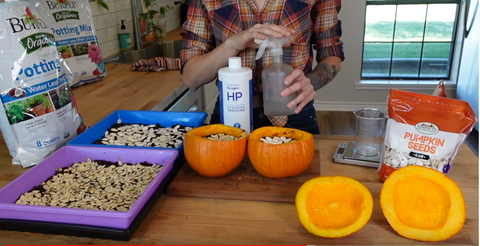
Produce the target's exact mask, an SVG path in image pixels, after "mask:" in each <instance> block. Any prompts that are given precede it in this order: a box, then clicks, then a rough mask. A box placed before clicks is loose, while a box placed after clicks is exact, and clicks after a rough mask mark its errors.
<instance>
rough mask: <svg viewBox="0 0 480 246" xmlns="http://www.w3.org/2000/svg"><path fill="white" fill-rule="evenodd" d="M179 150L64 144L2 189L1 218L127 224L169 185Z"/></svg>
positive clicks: (116, 225) (70, 222)
mask: <svg viewBox="0 0 480 246" xmlns="http://www.w3.org/2000/svg"><path fill="white" fill-rule="evenodd" d="M177 156H178V151H177V150H174V149H170V150H167V149H165V150H158V149H132V148H130V149H128V148H124V149H120V148H112V147H86V146H64V147H62V148H60V149H59V150H58V151H56V152H55V153H53V154H52V155H51V156H49V157H47V158H46V159H45V160H44V161H42V162H41V163H39V164H38V165H36V166H35V167H33V168H32V169H30V170H28V171H27V172H25V173H24V174H22V175H21V176H20V177H18V178H17V179H15V180H14V181H12V182H10V183H9V184H7V185H6V186H5V187H4V188H2V189H1V190H0V219H13V220H26V221H37V222H53V223H68V224H77V225H85V226H95V227H105V228H115V229H127V228H129V226H130V224H131V223H132V221H133V220H134V219H135V218H136V216H137V215H138V214H139V212H140V211H141V210H142V209H143V207H144V206H145V204H146V203H147V201H149V199H150V197H151V196H152V194H154V193H155V192H156V191H157V189H158V188H159V187H160V186H163V187H164V186H165V185H166V184H164V182H163V181H164V179H165V178H166V176H167V175H169V173H170V172H171V171H172V166H173V162H174V161H175V159H176V158H177ZM142 213H143V211H142Z"/></svg>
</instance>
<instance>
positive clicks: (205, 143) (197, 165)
mask: <svg viewBox="0 0 480 246" xmlns="http://www.w3.org/2000/svg"><path fill="white" fill-rule="evenodd" d="M217 133H225V134H227V135H232V136H235V137H237V138H238V139H236V140H233V141H218V140H211V139H206V138H205V137H207V136H210V135H212V134H217ZM246 144H247V132H246V131H245V130H243V129H240V128H236V127H232V126H227V125H223V124H213V125H205V126H201V127H198V128H195V129H192V130H190V131H188V132H187V133H186V134H185V140H184V143H183V147H184V153H185V159H186V160H187V163H188V164H189V165H190V167H191V168H192V169H193V170H194V171H195V172H196V173H198V174H200V175H202V176H205V177H220V176H224V175H226V174H228V173H229V172H231V171H233V170H234V169H235V168H237V167H238V166H239V165H240V163H241V162H242V160H243V159H244V158H245V152H246Z"/></svg>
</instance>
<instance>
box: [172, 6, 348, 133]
mask: <svg viewBox="0 0 480 246" xmlns="http://www.w3.org/2000/svg"><path fill="white" fill-rule="evenodd" d="M340 8H341V0H284V1H279V0H266V2H265V5H264V8H263V10H262V11H260V12H259V11H258V9H257V7H256V4H255V0H191V2H190V5H189V8H188V20H187V21H186V22H185V23H184V24H183V29H184V30H185V31H186V32H187V44H186V47H184V49H183V50H182V51H181V53H180V59H181V62H182V68H183V67H184V65H185V63H187V62H188V60H189V59H190V58H192V57H195V56H198V55H203V54H205V53H208V52H210V51H212V50H213V49H214V48H215V47H216V46H218V45H220V44H221V43H223V42H225V41H226V40H227V39H228V38H229V37H231V36H233V35H234V34H236V33H239V32H241V31H243V30H246V29H249V28H251V27H253V26H254V25H255V24H257V23H270V24H276V25H281V26H285V27H290V28H292V29H294V30H295V31H296V34H295V35H294V36H293V37H291V43H292V45H291V46H290V47H288V48H284V49H283V62H284V63H287V64H290V65H291V66H292V67H293V68H294V69H297V68H299V69H302V70H303V72H304V73H305V74H307V73H309V72H310V71H311V70H312V63H313V50H312V48H313V49H315V50H316V51H317V57H316V59H317V62H319V61H321V60H322V59H324V58H326V57H328V56H337V57H340V58H341V60H342V61H343V60H344V59H345V58H344V53H343V43H342V42H341V41H340V37H341V35H342V30H341V22H340V20H339V19H338V17H337V14H338V12H339V11H340ZM256 52H257V49H254V48H247V49H245V50H243V51H241V52H240V53H239V54H238V56H239V57H241V58H242V66H244V67H250V68H251V69H252V70H253V71H254V72H253V83H254V94H260V93H261V90H260V88H261V86H258V85H259V83H261V71H262V69H263V68H265V67H268V66H269V65H270V64H272V57H271V56H270V54H269V52H265V53H264V54H263V58H262V59H261V60H258V61H256V60H255V56H256ZM281 121H285V123H286V119H285V118H283V119H281ZM272 123H274V125H277V126H278V125H281V123H279V124H277V123H275V122H272ZM283 125H284V124H283Z"/></svg>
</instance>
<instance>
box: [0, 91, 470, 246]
mask: <svg viewBox="0 0 480 246" xmlns="http://www.w3.org/2000/svg"><path fill="white" fill-rule="evenodd" d="M85 98H86V97H85ZM85 98H81V97H80V98H79V100H80V101H82V100H84V99H85ZM80 105H87V103H86V102H81V104H80ZM92 107H93V106H92ZM90 115H91V114H88V117H90ZM88 120H89V121H91V122H93V121H94V120H92V119H88ZM351 140H352V137H351V136H328V135H320V136H315V146H316V148H317V149H318V150H319V152H320V175H344V176H347V177H351V178H355V179H357V180H359V181H361V182H362V183H363V184H365V185H366V186H367V188H368V189H369V190H370V192H371V193H372V195H373V197H374V210H373V215H372V217H371V219H370V221H369V222H368V224H367V225H365V227H364V228H363V229H361V230H360V231H358V232H356V233H354V234H352V235H350V236H348V237H345V238H339V239H324V238H320V237H317V236H314V235H312V234H310V233H309V232H307V231H306V230H305V229H304V228H303V226H302V225H301V224H300V221H299V220H298V217H297V215H296V211H295V205H294V203H281V202H254V201H241V200H227V199H205V198H188V197H173V196H166V195H162V196H161V197H160V198H159V200H158V201H157V202H156V203H155V205H154V206H153V208H152V210H151V211H150V212H149V214H148V215H147V216H146V218H145V219H144V220H143V222H142V223H141V225H140V226H139V228H138V229H137V230H136V232H135V233H134V234H133V236H132V238H131V239H130V241H128V242H124V241H114V240H104V239H95V238H87V237H73V236H63V235H47V234H40V233H27V232H16V231H4V230H0V245H5V244H133V245H139V244H317V245H320V244H335V245H356V244H362V245H478V242H479V239H478V229H479V228H478V206H479V205H478V158H477V156H476V155H475V154H474V153H473V152H472V151H471V150H470V149H469V148H468V147H467V146H466V145H465V144H463V145H462V146H461V148H460V150H459V152H458V155H457V157H456V159H455V162H454V164H453V165H452V170H451V172H450V173H449V177H450V178H452V179H453V180H455V181H456V182H457V184H458V185H459V186H460V188H461V189H462V192H463V194H464V197H465V201H466V209H467V219H466V221H465V224H464V226H463V228H462V230H461V231H460V232H459V233H458V234H456V235H455V236H453V237H452V238H450V239H449V240H446V241H442V242H438V243H426V242H417V241H414V240H410V239H406V238H403V237H401V236H399V235H398V234H397V233H396V232H395V231H394V230H393V229H392V228H391V227H390V226H389V224H388V222H387V220H386V219H385V217H384V216H383V214H382V211H381V208H380V204H379V194H380V189H381V186H382V182H381V181H380V179H379V177H378V175H377V173H376V169H374V168H367V167H359V166H352V165H344V164H337V163H333V162H332V155H333V153H334V151H335V149H336V147H337V145H338V143H339V142H344V141H351ZM0 160H1V162H0V187H3V186H4V185H6V184H7V183H8V182H10V181H12V180H13V179H14V178H16V177H17V176H18V175H20V174H21V173H23V172H24V171H26V170H27V169H22V168H21V167H19V166H13V165H11V164H9V163H10V157H9V155H8V152H7V150H6V147H5V146H4V145H2V146H0Z"/></svg>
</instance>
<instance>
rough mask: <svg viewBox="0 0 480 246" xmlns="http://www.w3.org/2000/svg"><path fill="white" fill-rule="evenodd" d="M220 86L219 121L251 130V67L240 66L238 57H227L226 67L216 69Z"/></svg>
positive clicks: (248, 131) (240, 61) (247, 130)
mask: <svg viewBox="0 0 480 246" xmlns="http://www.w3.org/2000/svg"><path fill="white" fill-rule="evenodd" d="M218 81H219V88H220V122H221V123H222V124H225V125H229V126H234V127H238V128H241V129H243V130H245V131H246V132H247V134H250V132H251V131H252V130H253V103H252V100H253V96H252V95H253V87H252V83H253V82H252V69H251V68H248V67H242V60H241V58H240V57H230V58H228V67H224V68H221V69H220V70H218Z"/></svg>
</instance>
